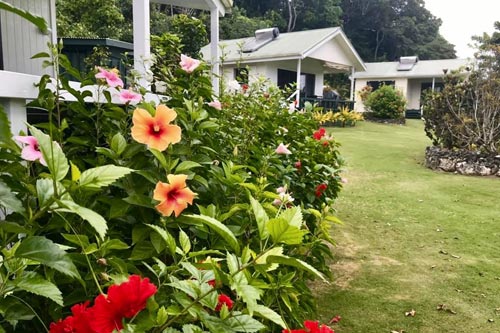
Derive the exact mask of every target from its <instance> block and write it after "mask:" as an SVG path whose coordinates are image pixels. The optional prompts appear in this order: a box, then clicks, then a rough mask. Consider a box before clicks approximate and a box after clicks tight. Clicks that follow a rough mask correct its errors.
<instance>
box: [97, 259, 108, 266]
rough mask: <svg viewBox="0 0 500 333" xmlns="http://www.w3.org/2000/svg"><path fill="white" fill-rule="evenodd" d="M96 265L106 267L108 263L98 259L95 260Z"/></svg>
mask: <svg viewBox="0 0 500 333" xmlns="http://www.w3.org/2000/svg"><path fill="white" fill-rule="evenodd" d="M97 264H98V265H100V266H108V261H107V260H106V258H99V259H97Z"/></svg>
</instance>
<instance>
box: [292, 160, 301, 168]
mask: <svg viewBox="0 0 500 333" xmlns="http://www.w3.org/2000/svg"><path fill="white" fill-rule="evenodd" d="M294 166H295V167H296V168H297V169H301V168H302V162H301V161H297V162H295V164H294Z"/></svg>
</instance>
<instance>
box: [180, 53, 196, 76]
mask: <svg viewBox="0 0 500 333" xmlns="http://www.w3.org/2000/svg"><path fill="white" fill-rule="evenodd" d="M179 64H180V65H181V68H182V70H184V71H185V72H187V73H192V72H193V71H194V70H195V69H196V68H197V67H198V66H199V65H200V61H199V60H196V59H193V58H191V57H188V56H187V55H184V54H181V62H180V63H179Z"/></svg>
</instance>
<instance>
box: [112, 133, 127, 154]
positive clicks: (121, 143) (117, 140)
mask: <svg viewBox="0 0 500 333" xmlns="http://www.w3.org/2000/svg"><path fill="white" fill-rule="evenodd" d="M125 148H127V141H126V140H125V138H124V137H123V135H121V133H116V134H115V135H114V136H113V138H112V139H111V149H112V150H113V151H114V152H115V153H116V154H117V155H118V156H120V155H121V154H122V153H123V152H124V151H125Z"/></svg>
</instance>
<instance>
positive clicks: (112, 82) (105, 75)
mask: <svg viewBox="0 0 500 333" xmlns="http://www.w3.org/2000/svg"><path fill="white" fill-rule="evenodd" d="M97 69H98V70H99V73H97V74H96V75H95V78H96V79H103V80H106V83H107V84H108V86H110V87H113V88H114V87H122V88H123V81H122V79H120V77H119V76H118V74H117V73H116V72H115V71H114V70H111V71H107V70H105V69H104V68H102V67H97Z"/></svg>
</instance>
